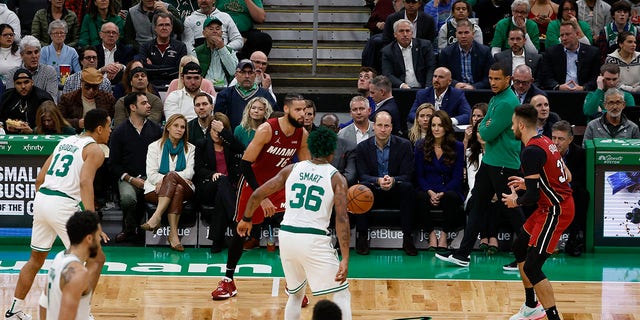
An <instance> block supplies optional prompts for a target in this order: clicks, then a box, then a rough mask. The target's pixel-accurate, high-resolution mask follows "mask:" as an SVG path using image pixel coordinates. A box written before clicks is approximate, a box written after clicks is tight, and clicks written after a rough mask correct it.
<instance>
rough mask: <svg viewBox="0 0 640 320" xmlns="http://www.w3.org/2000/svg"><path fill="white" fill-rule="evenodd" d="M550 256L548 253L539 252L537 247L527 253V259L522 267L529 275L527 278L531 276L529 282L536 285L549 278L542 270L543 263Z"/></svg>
mask: <svg viewBox="0 0 640 320" xmlns="http://www.w3.org/2000/svg"><path fill="white" fill-rule="evenodd" d="M548 257H549V254H548V253H546V252H544V253H538V252H537V250H535V248H532V250H529V252H528V253H527V260H526V261H525V263H524V266H523V267H522V271H524V274H525V275H527V278H529V282H531V284H532V285H534V286H535V285H536V284H538V283H539V282H540V281H542V280H544V279H546V278H547V276H546V275H545V274H544V272H542V265H543V264H544V262H545V261H547V258H548Z"/></svg>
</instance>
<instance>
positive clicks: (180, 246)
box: [169, 240, 184, 252]
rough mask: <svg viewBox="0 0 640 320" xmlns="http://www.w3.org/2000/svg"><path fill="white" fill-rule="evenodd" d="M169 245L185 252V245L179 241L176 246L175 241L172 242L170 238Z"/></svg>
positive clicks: (173, 248)
mask: <svg viewBox="0 0 640 320" xmlns="http://www.w3.org/2000/svg"><path fill="white" fill-rule="evenodd" d="M169 246H170V247H171V250H173V251H178V252H184V246H182V243H180V242H178V244H177V245H175V246H174V245H173V243H171V240H169Z"/></svg>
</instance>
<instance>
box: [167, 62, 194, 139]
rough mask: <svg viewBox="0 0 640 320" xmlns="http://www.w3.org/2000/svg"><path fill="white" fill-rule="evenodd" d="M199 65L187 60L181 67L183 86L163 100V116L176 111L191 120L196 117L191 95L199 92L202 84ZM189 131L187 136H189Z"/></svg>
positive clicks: (168, 115) (169, 115) (170, 114)
mask: <svg viewBox="0 0 640 320" xmlns="http://www.w3.org/2000/svg"><path fill="white" fill-rule="evenodd" d="M201 72H202V71H201V69H200V66H199V65H198V64H197V63H195V62H188V63H187V64H185V65H184V66H183V67H182V83H184V88H182V89H179V90H174V91H172V92H171V93H169V95H168V96H167V99H165V100H164V117H165V118H167V119H168V118H169V117H171V116H172V115H174V114H176V113H180V114H182V115H184V116H185V117H186V118H187V120H189V121H191V120H193V119H195V118H197V117H198V115H197V114H196V112H195V111H194V109H193V97H194V96H195V95H196V94H197V93H198V92H200V85H201V84H202V76H201ZM191 134H192V133H191V132H189V136H191Z"/></svg>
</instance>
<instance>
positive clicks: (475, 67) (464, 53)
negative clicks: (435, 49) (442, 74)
mask: <svg viewBox="0 0 640 320" xmlns="http://www.w3.org/2000/svg"><path fill="white" fill-rule="evenodd" d="M456 39H458V42H457V43H454V44H451V45H449V46H447V47H446V48H444V49H442V50H441V51H440V56H439V58H438V60H439V61H440V66H441V67H447V68H448V69H449V70H450V71H451V77H452V78H453V86H454V87H456V88H458V89H463V90H473V89H488V88H489V79H488V74H489V67H490V66H491V65H492V64H493V57H492V56H491V49H490V48H489V47H487V46H485V45H483V44H480V43H477V42H475V41H473V24H472V23H471V22H470V21H469V20H461V21H458V27H457V28H456ZM462 61H465V62H464V63H463V62H462Z"/></svg>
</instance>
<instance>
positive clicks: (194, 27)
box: [182, 0, 244, 55]
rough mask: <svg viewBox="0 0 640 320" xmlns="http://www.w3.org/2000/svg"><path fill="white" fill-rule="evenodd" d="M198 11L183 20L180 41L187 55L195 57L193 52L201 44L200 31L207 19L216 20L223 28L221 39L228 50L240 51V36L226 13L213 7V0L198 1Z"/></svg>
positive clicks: (201, 35)
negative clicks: (182, 31)
mask: <svg viewBox="0 0 640 320" xmlns="http://www.w3.org/2000/svg"><path fill="white" fill-rule="evenodd" d="M198 6H199V7H200V9H199V10H197V11H194V12H193V13H192V14H191V15H190V16H188V17H187V18H185V19H184V33H183V34H182V41H183V42H184V44H185V45H186V46H187V53H188V54H191V55H195V53H193V50H194V49H195V47H197V46H199V45H201V44H203V43H204V42H205V41H204V35H203V34H202V30H203V28H204V21H205V19H207V18H213V17H216V18H218V19H219V20H220V21H221V22H222V25H223V26H224V28H223V30H222V39H223V40H224V43H225V45H226V46H228V47H229V48H231V49H233V50H234V51H236V52H237V51H240V49H242V46H243V45H244V40H243V39H242V35H241V34H240V31H239V30H238V27H237V26H236V23H235V22H233V19H232V18H231V16H230V15H229V14H228V13H225V12H222V11H220V10H218V8H216V7H215V0H198Z"/></svg>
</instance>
